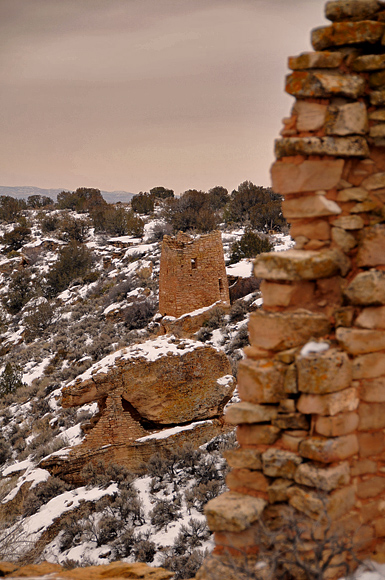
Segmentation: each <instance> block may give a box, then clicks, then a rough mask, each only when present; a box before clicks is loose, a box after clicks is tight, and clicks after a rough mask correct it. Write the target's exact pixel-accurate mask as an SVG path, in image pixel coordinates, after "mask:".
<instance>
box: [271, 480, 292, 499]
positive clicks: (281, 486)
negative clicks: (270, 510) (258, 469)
mask: <svg viewBox="0 0 385 580" xmlns="http://www.w3.org/2000/svg"><path fill="white" fill-rule="evenodd" d="M292 485H293V481H292V480H290V479H283V478H279V479H276V480H274V481H273V483H272V484H271V485H270V486H269V489H268V490H267V494H268V497H269V503H277V502H282V501H287V500H288V499H289V496H288V494H287V490H288V489H289V487H290V486H292Z"/></svg>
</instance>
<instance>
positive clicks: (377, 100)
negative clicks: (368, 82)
mask: <svg viewBox="0 0 385 580" xmlns="http://www.w3.org/2000/svg"><path fill="white" fill-rule="evenodd" d="M370 104H371V105H375V106H378V105H384V104H385V90H383V89H382V90H380V91H372V92H371V93H370Z"/></svg>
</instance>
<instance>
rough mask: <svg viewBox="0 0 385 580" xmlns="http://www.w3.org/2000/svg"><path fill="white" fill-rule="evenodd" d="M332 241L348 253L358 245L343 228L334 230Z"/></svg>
mask: <svg viewBox="0 0 385 580" xmlns="http://www.w3.org/2000/svg"><path fill="white" fill-rule="evenodd" d="M332 240H333V242H335V243H336V244H337V246H339V247H340V248H341V250H342V251H343V252H346V253H348V252H350V250H352V249H353V248H355V246H356V245H357V241H356V238H355V237H354V236H353V235H352V234H349V232H347V231H346V230H343V229H342V228H332Z"/></svg>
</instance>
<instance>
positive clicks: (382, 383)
mask: <svg viewBox="0 0 385 580" xmlns="http://www.w3.org/2000/svg"><path fill="white" fill-rule="evenodd" d="M360 399H361V400H362V401H365V402H366V403H385V377H379V378H378V379H373V380H371V381H362V385H361V390H360Z"/></svg>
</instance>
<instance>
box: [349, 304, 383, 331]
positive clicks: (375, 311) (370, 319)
mask: <svg viewBox="0 0 385 580" xmlns="http://www.w3.org/2000/svg"><path fill="white" fill-rule="evenodd" d="M356 325H357V326H360V327H361V328H384V329H385V306H377V307H375V306H370V307H369V308H364V309H363V310H362V311H361V312H360V314H359V315H358V317H357V319H356Z"/></svg>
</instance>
